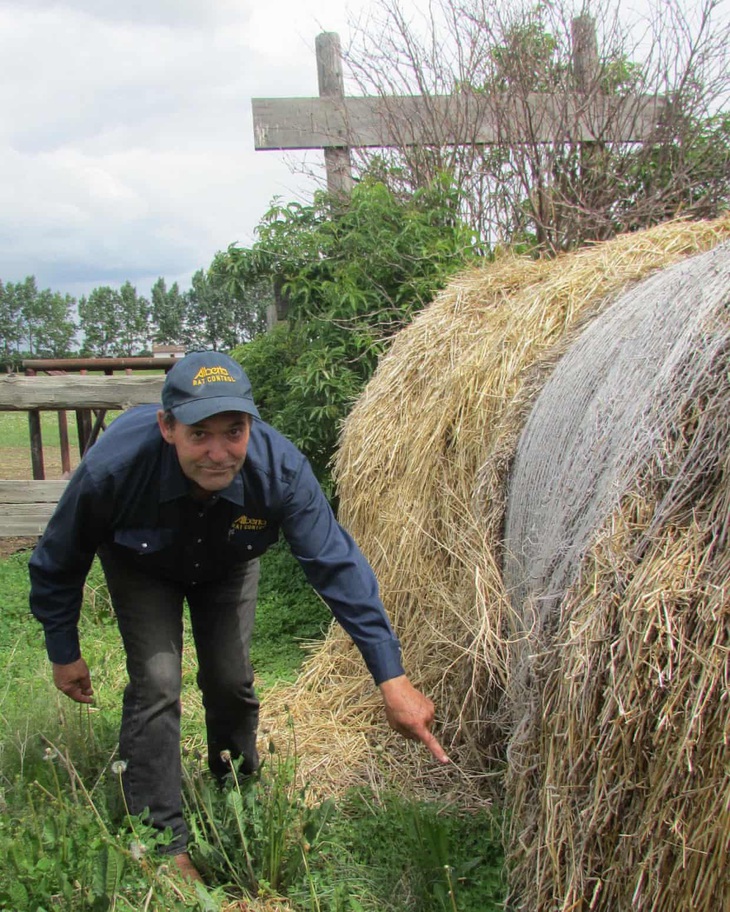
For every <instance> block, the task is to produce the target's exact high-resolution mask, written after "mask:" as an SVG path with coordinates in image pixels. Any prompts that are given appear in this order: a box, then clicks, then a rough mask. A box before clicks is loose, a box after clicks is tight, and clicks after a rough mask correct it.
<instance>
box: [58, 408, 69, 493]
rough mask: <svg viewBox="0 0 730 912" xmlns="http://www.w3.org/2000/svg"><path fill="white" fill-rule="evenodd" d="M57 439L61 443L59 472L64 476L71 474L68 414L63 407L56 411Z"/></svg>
mask: <svg viewBox="0 0 730 912" xmlns="http://www.w3.org/2000/svg"><path fill="white" fill-rule="evenodd" d="M58 440H59V443H60V445H61V472H62V473H63V475H64V477H65V476H67V475H70V474H71V450H70V448H69V443H68V416H67V415H66V412H65V411H64V410H63V409H61V410H59V412H58Z"/></svg>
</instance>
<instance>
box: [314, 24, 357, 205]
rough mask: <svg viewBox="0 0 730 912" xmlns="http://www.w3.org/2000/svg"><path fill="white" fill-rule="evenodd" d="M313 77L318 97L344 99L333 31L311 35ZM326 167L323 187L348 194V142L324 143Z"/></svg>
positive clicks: (339, 56) (337, 40)
mask: <svg viewBox="0 0 730 912" xmlns="http://www.w3.org/2000/svg"><path fill="white" fill-rule="evenodd" d="M315 48H316V51H317V79H318V82H319V97H320V98H341V99H342V103H343V107H344V100H345V80H344V76H343V74H342V51H341V47H340V36H339V35H338V34H337V32H322V33H321V34H320V35H317V37H316V39H315ZM324 164H325V168H326V170H327V190H328V191H329V192H330V193H331V194H333V195H334V196H349V194H350V193H351V192H352V187H353V183H354V182H353V179H352V163H351V161H350V149H349V147H348V146H328V147H326V148H325V150H324Z"/></svg>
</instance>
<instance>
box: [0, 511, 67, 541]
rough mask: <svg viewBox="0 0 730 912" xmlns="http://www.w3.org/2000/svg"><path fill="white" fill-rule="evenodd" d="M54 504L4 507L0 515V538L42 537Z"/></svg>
mask: <svg viewBox="0 0 730 912" xmlns="http://www.w3.org/2000/svg"><path fill="white" fill-rule="evenodd" d="M55 509H56V505H55V504H16V505H15V506H13V507H5V506H4V505H3V512H2V515H0V538H23V537H26V536H28V537H32V536H36V535H43V532H44V530H45V528H46V526H47V525H48V520H49V519H50V518H51V516H52V515H53V511H54V510H55Z"/></svg>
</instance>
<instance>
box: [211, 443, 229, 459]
mask: <svg viewBox="0 0 730 912" xmlns="http://www.w3.org/2000/svg"><path fill="white" fill-rule="evenodd" d="M208 458H209V459H212V460H213V462H225V461H226V460H227V459H228V452H227V450H226V443H225V440H223V439H221V438H219V437H211V438H210V441H209V443H208Z"/></svg>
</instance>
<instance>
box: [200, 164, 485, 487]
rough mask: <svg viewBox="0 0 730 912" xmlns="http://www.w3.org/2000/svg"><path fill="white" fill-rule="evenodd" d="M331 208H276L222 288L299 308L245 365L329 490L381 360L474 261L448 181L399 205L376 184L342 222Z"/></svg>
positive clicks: (323, 198) (365, 188) (245, 357)
mask: <svg viewBox="0 0 730 912" xmlns="http://www.w3.org/2000/svg"><path fill="white" fill-rule="evenodd" d="M332 202H333V201H332V200H331V199H330V198H329V197H327V195H326V194H324V193H319V194H316V195H315V199H314V202H313V204H312V205H311V206H302V205H299V204H296V203H291V204H289V205H288V206H283V205H279V206H275V207H274V208H272V209H271V210H270V211H269V212H268V213H267V215H266V216H265V217H264V219H263V220H262V222H261V224H260V225H259V226H258V228H257V234H258V240H257V242H256V243H255V244H254V245H253V247H251V248H246V249H242V248H238V247H236V246H231V247H229V249H228V251H227V253H226V254H225V255H221V256H220V257H219V258H218V260H217V262H216V274H217V275H218V276H219V278H220V280H221V281H225V282H226V283H227V284H228V286H229V287H234V288H238V293H239V295H240V296H242V297H243V296H244V295H245V294H246V291H247V289H248V288H250V287H252V286H253V285H255V284H256V283H260V282H261V281H263V280H267V281H268V283H269V287H270V288H271V289H274V288H276V291H277V296H278V298H279V299H280V301H286V302H287V304H288V318H289V326H288V328H286V329H285V330H281V331H280V332H279V333H278V334H277V336H276V338H275V340H274V342H275V344H274V343H273V342H272V343H271V344H270V343H269V340H267V339H266V337H264V338H263V339H261V340H259V339H257V340H255V342H254V343H253V344H252V345H246V346H243V347H242V348H241V349H238V350H237V356H240V359H241V361H242V363H243V364H244V366H246V367H247V369H250V370H251V371H252V376H251V380H252V383H253V385H254V389H258V387H259V385H260V386H261V387H262V389H265V390H269V391H271V395H270V399H271V401H272V402H273V401H276V402H277V408H278V411H277V413H276V414H275V415H270V416H268V417H269V420H271V421H272V423H274V424H276V426H277V427H279V429H280V430H282V431H283V433H285V434H286V435H287V436H289V437H290V438H292V439H293V440H294V442H295V443H297V445H298V446H299V447H300V448H301V449H302V450H303V451H304V452H305V453H306V454H307V456H308V457H309V459H310V460H311V461H312V464H313V466H314V469H315V472H316V473H317V475H318V477H319V478H320V480H321V481H323V483H325V484H326V483H327V477H328V464H329V461H330V459H331V456H332V453H333V452H334V447H335V445H336V441H337V435H338V432H339V428H340V423H341V421H342V419H343V418H344V417H345V415H346V414H347V412H348V411H349V409H350V407H351V405H352V403H353V402H354V400H355V398H356V397H357V395H358V394H359V392H360V391H361V390H362V388H363V386H364V384H365V383H366V382H367V380H368V379H369V378H370V376H371V375H372V372H373V370H374V369H375V366H376V364H377V359H378V356H379V355H380V353H381V352H383V351H384V349H385V348H386V346H387V344H388V341H389V339H390V338H391V336H392V335H393V333H395V332H396V331H397V330H398V329H399V328H400V327H402V326H403V325H405V324H406V323H407V322H408V321H409V320H410V319H412V317H413V315H414V314H415V313H416V312H417V311H418V310H419V309H421V308H422V307H423V306H425V304H427V303H428V302H430V301H431V300H432V298H433V296H434V295H435V293H436V292H437V291H438V289H440V288H441V287H443V285H444V284H445V283H446V281H447V279H448V277H449V276H450V275H451V274H453V272H454V271H455V270H457V269H459V268H461V267H462V266H463V265H464V263H465V262H466V261H467V260H468V259H469V258H470V257H471V256H472V255H473V252H472V240H473V238H472V233H471V232H470V231H469V230H468V229H466V228H464V226H463V225H461V224H460V222H459V220H458V219H457V218H456V215H455V213H456V212H457V210H458V202H459V201H458V195H457V194H456V193H455V192H454V190H453V187H452V186H451V185H450V183H449V182H448V180H439V181H436V182H434V183H433V184H432V185H430V186H429V187H427V188H424V189H421V190H418V191H416V192H415V193H412V194H407V195H403V196H398V195H397V194H395V193H393V192H392V191H391V190H389V189H388V188H387V187H386V186H385V184H384V183H383V182H382V181H378V180H375V179H373V178H369V177H366V178H364V179H363V180H362V181H361V183H360V184H359V185H358V186H356V187H355V189H354V191H353V194H352V197H351V199H350V201H349V203H348V204H347V205H346V206H344V207H343V208H340V209H339V210H338V211H336V213H335V214H333V209H332ZM268 356H270V357H271V358H273V363H271V364H270V365H269V362H268ZM272 377H280V378H281V385H277V383H276V382H275V381H272ZM284 392H285V393H286V395H285V399H286V401H285V404H283V405H282V404H281V402H282V395H283V394H284Z"/></svg>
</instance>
